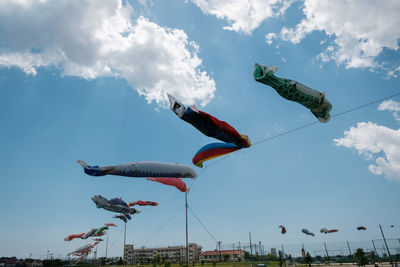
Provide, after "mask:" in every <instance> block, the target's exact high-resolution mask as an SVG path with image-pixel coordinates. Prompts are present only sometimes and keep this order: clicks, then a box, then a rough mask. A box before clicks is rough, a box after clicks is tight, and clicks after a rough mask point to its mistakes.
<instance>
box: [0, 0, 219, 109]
mask: <svg viewBox="0 0 400 267" xmlns="http://www.w3.org/2000/svg"><path fill="white" fill-rule="evenodd" d="M142 2H143V1H142ZM132 13H133V10H132V7H131V6H130V5H129V4H127V3H125V1H124V4H123V2H122V0H100V1H94V0H59V1H46V0H42V1H36V0H20V1H13V0H3V1H2V2H0V36H1V39H2V41H1V44H0V66H3V67H4V66H5V67H19V68H21V69H23V70H24V71H25V72H26V73H27V74H31V75H35V74H36V73H37V69H38V68H39V67H47V66H57V67H59V68H61V69H62V71H63V75H70V76H78V77H82V78H85V79H94V78H96V77H101V76H117V77H122V78H124V79H126V80H127V81H128V82H129V84H130V85H131V86H132V87H133V88H135V89H136V90H137V91H138V92H139V93H140V94H142V95H144V97H145V98H146V100H147V101H148V102H151V101H155V102H157V103H158V104H160V105H161V106H165V105H166V103H167V98H166V95H165V93H166V92H170V93H172V94H174V95H175V96H177V97H178V98H179V99H181V100H182V101H183V102H185V103H188V104H189V103H194V102H197V103H198V104H200V105H205V104H207V103H208V102H209V101H210V100H211V99H212V98H213V97H214V91H215V82H214V80H213V79H211V78H210V77H209V76H208V74H207V73H206V72H205V71H204V70H202V66H201V63H202V61H201V59H200V58H199V57H198V55H197V53H198V46H197V44H196V43H194V42H191V41H189V40H188V36H187V35H186V33H185V32H184V31H182V30H179V29H170V28H165V27H161V26H159V25H157V24H155V23H153V22H151V21H149V20H148V19H146V18H144V17H139V18H137V19H136V20H135V21H134V22H133V23H132V21H133V18H132Z"/></svg>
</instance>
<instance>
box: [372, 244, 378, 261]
mask: <svg viewBox="0 0 400 267" xmlns="http://www.w3.org/2000/svg"><path fill="white" fill-rule="evenodd" d="M371 241H372V245H373V246H374V250H375V254H376V256H377V257H378V258H379V254H378V251H376V247H375V243H374V240H371Z"/></svg>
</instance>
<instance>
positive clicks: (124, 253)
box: [123, 223, 126, 266]
mask: <svg viewBox="0 0 400 267" xmlns="http://www.w3.org/2000/svg"><path fill="white" fill-rule="evenodd" d="M125 244H126V223H125V230H124V254H123V256H124V259H123V263H124V266H125Z"/></svg>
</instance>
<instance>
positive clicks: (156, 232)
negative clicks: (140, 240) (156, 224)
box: [143, 206, 185, 245]
mask: <svg viewBox="0 0 400 267" xmlns="http://www.w3.org/2000/svg"><path fill="white" fill-rule="evenodd" d="M184 207H185V206H182V207H181V208H180V209H178V210H177V212H175V213H174V214H173V215H172V216H171V217H170V218H169V219H168V220H167V221H166V222H165V223H164V224H163V225H161V227H160V228H159V229H158V230H157V231H155V232H154V233H153V234H152V235H151V236H150V237H149V238H148V239H147V240H146V241H145V242H144V244H143V245H146V244H147V242H149V241H150V240H151V239H152V238H153V237H155V236H156V235H157V234H158V233H159V232H160V231H161V230H162V229H163V228H164V227H165V226H166V225H167V224H168V223H169V222H170V221H171V220H172V219H173V218H174V217H175V216H176V215H178V213H179V212H180V211H181V210H182V209H183V208H184Z"/></svg>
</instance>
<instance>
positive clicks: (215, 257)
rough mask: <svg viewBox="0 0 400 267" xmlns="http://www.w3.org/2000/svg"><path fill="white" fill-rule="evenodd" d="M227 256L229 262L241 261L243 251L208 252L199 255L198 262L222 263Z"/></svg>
mask: <svg viewBox="0 0 400 267" xmlns="http://www.w3.org/2000/svg"><path fill="white" fill-rule="evenodd" d="M224 255H228V256H229V257H228V260H229V261H243V260H244V250H241V249H237V250H210V251H204V252H202V253H200V261H202V260H204V261H223V260H224V259H225V258H226V257H227V256H224Z"/></svg>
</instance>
